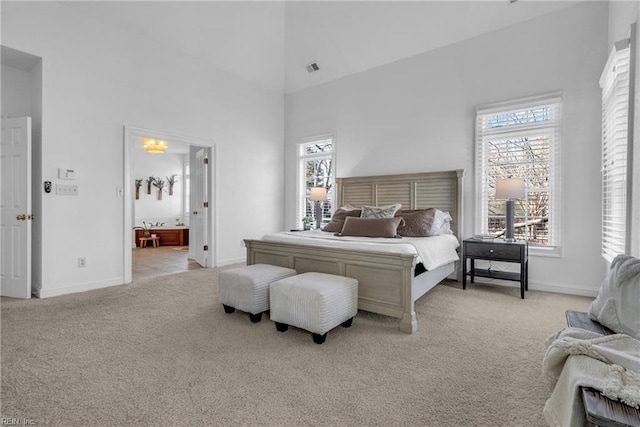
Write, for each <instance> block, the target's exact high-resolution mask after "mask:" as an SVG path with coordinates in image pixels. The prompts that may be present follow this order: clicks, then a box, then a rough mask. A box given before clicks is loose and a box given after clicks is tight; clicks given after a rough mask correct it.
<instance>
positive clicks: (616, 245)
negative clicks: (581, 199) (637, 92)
mask: <svg viewBox="0 0 640 427" xmlns="http://www.w3.org/2000/svg"><path fill="white" fill-rule="evenodd" d="M629 63H630V49H629V41H628V40H624V41H622V42H618V43H616V46H615V47H614V49H613V50H612V51H611V54H610V55H609V59H608V60H607V63H606V65H605V67H604V70H603V72H602V76H601V77H600V87H601V88H602V255H603V257H604V258H605V259H606V260H608V261H609V262H611V261H612V260H613V258H615V256H616V255H618V254H623V253H627V252H628V251H627V249H628V248H627V244H628V241H629V239H628V229H629V227H628V207H629V201H628V194H627V191H628V170H627V168H628V167H629V168H630V165H628V164H627V159H628V149H629V144H628V139H629V121H630V118H629Z"/></svg>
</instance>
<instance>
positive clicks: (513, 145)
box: [476, 94, 562, 249]
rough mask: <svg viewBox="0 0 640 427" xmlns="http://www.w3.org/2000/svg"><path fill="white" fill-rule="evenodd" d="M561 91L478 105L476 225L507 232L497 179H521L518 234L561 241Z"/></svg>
mask: <svg viewBox="0 0 640 427" xmlns="http://www.w3.org/2000/svg"><path fill="white" fill-rule="evenodd" d="M561 110H562V100H561V98H560V96H559V94H553V95H547V96H540V97H535V98H527V99H523V100H519V101H515V102H509V103H502V104H496V105H491V106H485V107H480V108H478V110H477V116H476V144H477V145H476V150H477V153H476V185H477V189H476V190H477V191H476V197H477V202H476V209H477V212H476V218H477V224H476V229H477V230H478V231H479V232H480V233H488V234H493V235H494V236H497V237H500V236H502V235H504V232H505V225H506V219H505V218H506V217H505V205H506V204H505V200H500V199H496V197H495V193H496V182H497V181H498V180H499V179H504V178H522V179H523V180H524V183H525V189H526V197H525V198H524V199H523V200H516V201H515V203H514V212H515V218H514V225H515V231H514V237H515V238H517V239H526V240H527V241H528V242H529V244H530V245H533V246H538V247H540V248H547V249H551V248H558V247H559V245H560V230H559V227H560V203H559V189H560V182H559V179H560V178H559V177H560V171H559V165H560V159H559V155H560V144H561V135H560V129H561V126H560V125H561V114H562V111H561Z"/></svg>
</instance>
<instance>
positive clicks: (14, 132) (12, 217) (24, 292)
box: [0, 117, 33, 298]
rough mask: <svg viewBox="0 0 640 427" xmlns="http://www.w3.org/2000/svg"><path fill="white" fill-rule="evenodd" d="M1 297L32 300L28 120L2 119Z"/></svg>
mask: <svg viewBox="0 0 640 427" xmlns="http://www.w3.org/2000/svg"><path fill="white" fill-rule="evenodd" d="M0 171H2V172H1V173H2V182H1V184H0V217H1V219H0V242H2V243H1V244H0V263H1V264H0V267H1V268H0V295H2V296H4V297H13V298H31V220H32V219H33V216H32V215H31V118H30V117H20V118H16V119H2V137H1V138H0Z"/></svg>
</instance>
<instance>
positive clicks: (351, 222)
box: [339, 216, 403, 237]
mask: <svg viewBox="0 0 640 427" xmlns="http://www.w3.org/2000/svg"><path fill="white" fill-rule="evenodd" d="M402 221H403V220H402V218H356V217H352V216H350V217H347V218H345V220H344V227H342V232H341V233H339V235H340V236H361V237H400V236H398V225H400V223H401V222H402Z"/></svg>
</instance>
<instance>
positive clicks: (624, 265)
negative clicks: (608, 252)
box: [589, 255, 640, 339]
mask: <svg viewBox="0 0 640 427" xmlns="http://www.w3.org/2000/svg"><path fill="white" fill-rule="evenodd" d="M589 316H590V317H591V319H592V320H596V321H598V322H599V323H600V324H602V325H604V326H606V327H607V328H609V329H611V330H612V331H614V332H617V333H619V334H627V335H630V336H632V337H634V338H638V339H640V259H637V258H634V257H632V256H630V255H618V256H617V257H615V259H614V260H613V262H612V263H611V268H610V269H609V274H608V275H607V277H606V278H605V279H604V281H603V282H602V286H601V287H600V291H599V292H598V296H597V297H596V299H595V300H594V301H593V302H592V303H591V305H590V306H589Z"/></svg>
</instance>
